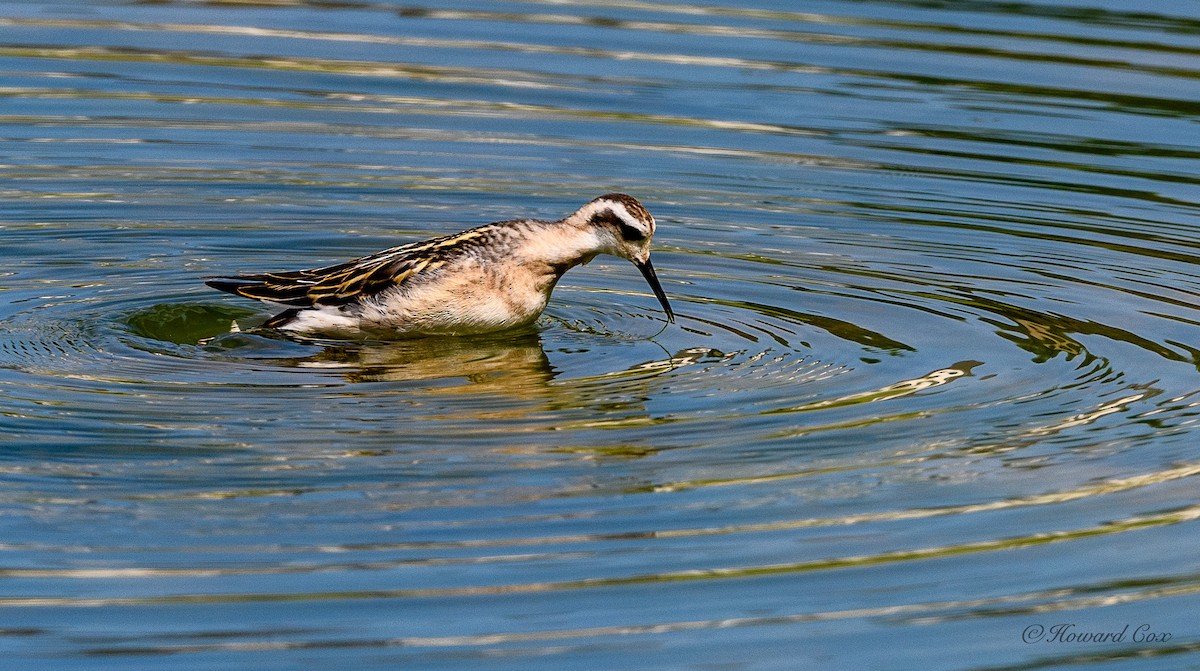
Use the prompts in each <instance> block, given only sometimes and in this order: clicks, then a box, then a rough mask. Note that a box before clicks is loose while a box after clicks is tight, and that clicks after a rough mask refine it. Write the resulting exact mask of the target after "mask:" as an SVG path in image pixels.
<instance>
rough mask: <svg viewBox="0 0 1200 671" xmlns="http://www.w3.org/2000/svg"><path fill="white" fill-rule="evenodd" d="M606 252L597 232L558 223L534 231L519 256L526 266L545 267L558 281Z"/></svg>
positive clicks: (526, 240) (566, 222)
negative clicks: (539, 264)
mask: <svg viewBox="0 0 1200 671" xmlns="http://www.w3.org/2000/svg"><path fill="white" fill-rule="evenodd" d="M603 251H605V250H604V243H603V241H602V240H601V238H600V236H599V235H598V234H597V232H596V230H595V229H592V228H585V227H581V226H576V225H572V223H571V222H569V221H558V222H553V223H548V224H546V225H545V226H541V227H538V228H536V229H534V230H533V231H531V234H530V235H529V236H527V237H526V239H525V240H524V241H523V242H522V244H521V245H520V247H519V248H518V251H517V253H518V254H520V255H521V256H522V257H523V259H524V260H525V261H526V262H527V263H533V264H538V263H541V264H545V265H546V266H547V267H548V268H549V269H550V271H551V272H553V273H554V275H555V276H556V278H557V277H561V276H562V274H563V273H565V272H567V271H568V270H570V269H571V268H574V267H575V266H577V265H579V264H581V263H587V262H588V261H591V260H592V258H594V257H595V256H596V255H597V254H600V253H602V252H603Z"/></svg>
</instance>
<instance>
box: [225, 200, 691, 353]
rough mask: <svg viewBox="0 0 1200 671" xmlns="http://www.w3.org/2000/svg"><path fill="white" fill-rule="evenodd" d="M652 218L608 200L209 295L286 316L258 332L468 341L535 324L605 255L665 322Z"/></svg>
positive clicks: (266, 277)
mask: <svg viewBox="0 0 1200 671" xmlns="http://www.w3.org/2000/svg"><path fill="white" fill-rule="evenodd" d="M653 236H654V217H652V216H650V213H649V212H647V211H646V208H644V207H642V204H641V203H639V202H638V201H637V200H636V199H634V198H632V197H630V196H626V195H625V194H621V193H610V194H608V195H605V196H600V197H599V198H597V199H595V200H593V201H591V202H589V203H588V204H586V205H584V206H583V207H581V208H579V210H577V211H576V212H575V213H574V214H571V215H570V216H568V217H566V218H564V219H560V220H558V221H542V220H539V219H518V220H513V221H500V222H496V223H492V224H484V225H483V226H478V227H476V228H472V229H469V230H466V231H463V232H462V233H456V234H454V235H447V236H444V237H440V238H434V239H432V240H426V241H423V242H414V243H411V244H407V245H402V246H400V247H394V248H392V249H388V250H384V251H382V252H379V253H377V254H372V255H370V256H364V257H362V258H359V259H354V260H353V261H347V262H346V263H340V264H338V265H334V266H326V267H324V268H314V269H311V270H297V271H292V272H281V273H262V274H257V275H237V276H233V277H227V278H214V279H209V280H206V281H205V283H206V284H208V286H210V287H213V288H214V289H220V290H221V291H227V292H229V293H231V294H237V295H239V296H245V297H246V298H254V299H257V300H260V301H265V302H267V303H274V304H277V305H282V306H287V307H288V309H287V310H285V311H283V312H281V313H280V314H278V315H275V316H274V317H272V318H271V319H269V320H267V322H266V323H265V324H263V326H265V327H268V328H276V329H282V330H286V331H293V332H296V333H303V334H311V335H329V336H358V335H365V334H409V335H426V334H428V335H465V334H473V333H488V332H492V331H499V330H503V329H508V328H513V327H516V326H522V325H526V324H530V323H532V322H533V321H534V320H536V319H537V318H538V315H540V314H541V313H542V310H543V309H544V308H545V307H546V302H547V301H548V300H549V299H550V292H551V291H553V289H554V285H555V284H556V283H557V282H558V279H559V278H560V277H562V275H563V273H565V272H567V271H568V270H570V269H571V268H573V267H574V266H577V265H579V264H581V263H587V262H588V261H591V260H592V258H594V257H595V256H596V255H597V254H611V255H613V256H619V257H621V258H623V259H628V260H629V261H632V262H633V264H634V265H635V266H637V268H638V270H640V271H642V276H643V277H645V278H646V281H647V282H648V283H649V284H650V288H651V289H653V290H654V295H655V297H657V298H658V302H659V303H661V304H662V307H663V310H665V311H666V313H667V318H668V319H669V320H670V321H672V322H673V321H675V314H674V313H673V312H672V311H671V305H670V303H668V302H667V295H666V294H665V293H664V292H663V289H662V286H661V285H660V284H659V283H658V277H657V276H656V275H655V273H654V266H652V265H650V240H651V238H652V237H653Z"/></svg>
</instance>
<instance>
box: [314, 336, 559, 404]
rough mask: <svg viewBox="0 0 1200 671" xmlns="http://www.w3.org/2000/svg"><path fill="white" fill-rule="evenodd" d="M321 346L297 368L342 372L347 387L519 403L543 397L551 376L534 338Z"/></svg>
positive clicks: (457, 338)
mask: <svg viewBox="0 0 1200 671" xmlns="http://www.w3.org/2000/svg"><path fill="white" fill-rule="evenodd" d="M322 344H323V346H324V349H322V350H321V351H320V352H318V353H317V354H314V355H312V356H310V357H306V358H303V359H300V360H298V361H297V362H296V363H297V365H299V366H301V367H305V368H337V369H341V370H342V372H343V374H344V375H345V377H346V380H347V381H348V382H438V383H439V384H436V385H432V386H434V387H436V388H437V389H439V390H441V391H443V392H445V391H451V390H453V389H455V388H458V387H461V388H463V389H464V390H465V391H469V392H470V393H473V394H478V393H487V392H489V391H495V392H496V393H504V394H509V395H513V396H518V397H522V396H527V395H531V394H532V395H541V394H543V393H544V391H545V389H546V388H547V385H548V384H549V383H550V381H551V380H553V379H554V376H555V371H554V368H553V367H552V366H551V365H550V359H549V358H548V357H547V356H546V351H545V349H544V348H543V347H542V340H541V338H540V337H539V336H538V334H537V333H534V332H518V333H507V334H503V335H484V336H467V337H456V338H436V337H435V338H414V339H411V340H395V341H384V342H365V343H322ZM423 386H426V387H428V386H431V385H423Z"/></svg>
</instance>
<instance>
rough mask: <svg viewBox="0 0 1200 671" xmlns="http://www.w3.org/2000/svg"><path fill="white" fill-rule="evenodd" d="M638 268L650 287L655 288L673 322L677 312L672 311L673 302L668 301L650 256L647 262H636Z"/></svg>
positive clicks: (655, 293)
mask: <svg viewBox="0 0 1200 671" xmlns="http://www.w3.org/2000/svg"><path fill="white" fill-rule="evenodd" d="M633 265H635V266H637V269H638V270H640V271H642V277H644V278H646V282H647V283H648V284H649V285H650V288H651V289H653V290H654V296H655V298H657V299H658V302H659V303H662V306H663V310H665V311H666V313H667V320H668V321H670V322H671V323H674V322H675V313H674V312H672V311H671V304H670V303H668V302H667V294H666V292H664V291H663V288H662V285H661V284H659V283H658V275H656V274H655V273H654V266H653V265H651V264H650V257H646V262H645V263H638V262H636V261H635V262H634V264H633Z"/></svg>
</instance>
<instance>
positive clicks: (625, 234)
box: [618, 221, 646, 242]
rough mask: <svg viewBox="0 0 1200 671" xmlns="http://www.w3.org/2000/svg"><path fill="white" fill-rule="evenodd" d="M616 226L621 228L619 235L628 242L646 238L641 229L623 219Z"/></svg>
mask: <svg viewBox="0 0 1200 671" xmlns="http://www.w3.org/2000/svg"><path fill="white" fill-rule="evenodd" d="M618 228H620V229H621V237H622V238H625V239H626V240H628V241H629V242H638V241H640V240H645V239H646V234H645V233H643V232H642V231H641V229H637V228H634V227H633V226H630V225H629V224H627V223H625V222H623V221H622V222H621V223H620V224H619V225H618Z"/></svg>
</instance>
